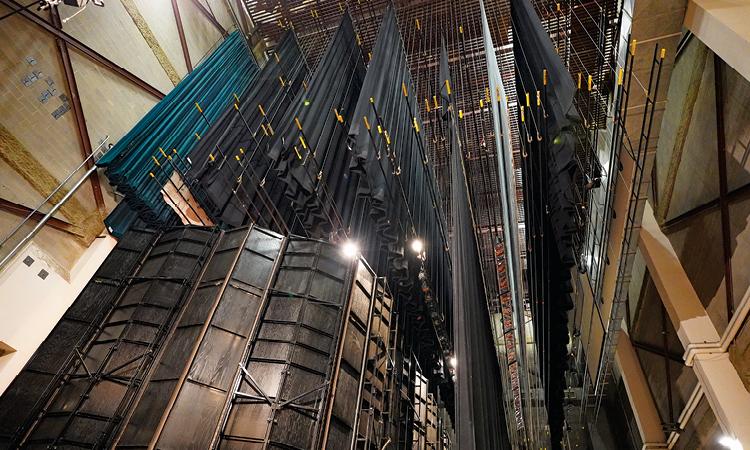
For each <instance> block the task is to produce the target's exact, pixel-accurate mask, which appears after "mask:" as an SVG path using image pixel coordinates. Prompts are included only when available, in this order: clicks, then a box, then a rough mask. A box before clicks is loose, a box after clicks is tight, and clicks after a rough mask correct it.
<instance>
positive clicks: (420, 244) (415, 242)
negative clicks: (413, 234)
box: [411, 238, 424, 253]
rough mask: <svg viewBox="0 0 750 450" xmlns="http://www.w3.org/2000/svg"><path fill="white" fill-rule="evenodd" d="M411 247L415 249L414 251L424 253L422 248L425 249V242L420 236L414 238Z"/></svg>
mask: <svg viewBox="0 0 750 450" xmlns="http://www.w3.org/2000/svg"><path fill="white" fill-rule="evenodd" d="M411 249H412V250H413V251H414V253H422V250H424V243H423V242H422V240H421V239H419V238H414V239H413V240H412V241H411Z"/></svg>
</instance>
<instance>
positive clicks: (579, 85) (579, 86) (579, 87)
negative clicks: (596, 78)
mask: <svg viewBox="0 0 750 450" xmlns="http://www.w3.org/2000/svg"><path fill="white" fill-rule="evenodd" d="M578 89H581V72H578Z"/></svg>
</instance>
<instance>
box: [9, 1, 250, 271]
mask: <svg viewBox="0 0 750 450" xmlns="http://www.w3.org/2000/svg"><path fill="white" fill-rule="evenodd" d="M133 3H134V4H135V5H136V7H137V8H138V10H139V12H140V14H141V16H142V18H143V19H144V21H145V25H146V26H147V27H148V28H149V29H150V31H151V33H152V35H153V36H154V37H155V40H156V42H157V44H158V46H159V47H161V49H162V50H163V52H164V54H165V55H166V57H167V59H168V60H169V63H170V64H171V65H172V66H173V67H174V69H175V71H176V73H177V75H178V76H179V77H184V76H185V75H186V74H187V65H186V63H185V60H184V57H183V52H182V46H181V44H180V40H179V35H178V32H177V25H176V22H175V18H174V14H173V11H172V2H171V0H134V1H133ZM177 3H178V5H179V7H180V13H181V16H182V21H183V26H184V29H185V35H186V41H187V46H188V48H189V52H190V58H191V60H192V64H193V67H195V66H196V65H197V64H198V63H199V62H200V61H201V60H202V59H203V58H205V56H206V55H207V54H208V53H210V51H211V50H212V49H213V48H215V47H216V45H218V43H219V42H220V41H221V39H222V36H221V33H220V32H219V31H217V30H216V28H215V27H214V26H213V25H212V24H211V23H210V22H209V21H208V20H207V19H206V18H205V16H204V15H203V14H202V13H201V12H200V11H199V10H198V9H197V8H196V6H195V5H194V4H193V2H192V1H191V0H178V2H177ZM202 3H203V5H206V2H205V1H202ZM208 3H209V4H210V6H211V9H212V10H213V12H214V13H215V14H216V16H217V19H218V21H219V22H220V23H221V24H222V26H223V27H224V28H225V29H227V30H228V31H231V30H232V29H234V22H233V19H232V16H231V14H230V12H229V10H228V6H227V5H228V4H231V6H232V7H234V8H236V6H237V5H236V2H233V1H232V2H227V1H225V0H209V2H208ZM8 11H9V9H8V8H6V7H5V6H0V14H4V13H6V12H8ZM76 11H77V9H76V8H71V7H68V6H61V7H60V16H61V17H62V18H63V19H65V18H67V17H69V16H71V15H72V14H73V13H75V12H76ZM235 13H238V11H235ZM39 15H40V16H42V17H44V18H45V19H48V18H49V14H48V13H46V12H39ZM63 30H64V31H65V32H67V33H69V34H70V35H72V36H73V37H75V38H77V39H79V40H80V41H82V42H83V43H84V44H86V45H88V46H90V47H91V48H93V49H94V50H96V51H98V52H99V53H101V54H102V55H104V56H105V57H106V58H108V59H110V60H111V61H113V62H114V63H115V64H117V65H119V66H121V67H123V68H125V69H126V70H128V71H130V72H132V73H133V74H135V75H136V76H138V77H140V78H141V79H143V80H144V81H146V82H147V83H149V84H151V85H152V86H154V87H155V88H156V89H158V90H160V91H161V92H163V93H168V92H169V91H170V90H171V89H172V87H173V84H172V82H171V81H170V79H169V77H168V76H167V74H166V72H165V70H164V68H163V67H162V65H161V64H160V63H159V61H158V59H157V57H156V56H155V54H154V51H152V49H151V48H150V47H149V45H148V44H147V42H146V40H145V39H144V37H143V35H142V33H141V32H140V31H139V28H138V27H137V26H136V24H135V22H134V21H133V19H132V18H131V16H130V15H129V14H128V12H127V10H126V9H125V7H124V6H123V2H122V0H111V1H107V2H106V6H105V7H104V8H99V7H95V6H89V7H88V8H86V9H85V10H84V11H83V12H82V13H80V14H79V15H77V16H75V17H73V18H71V19H70V20H69V21H67V22H66V23H64V25H63ZM0 40H2V42H3V45H2V46H0V124H2V125H3V126H4V127H5V128H7V129H8V130H9V131H10V133H11V134H12V135H13V136H15V138H17V139H18V140H19V141H20V142H21V143H22V144H23V146H24V147H25V148H26V149H27V150H28V151H29V152H31V153H32V154H33V155H34V156H35V158H36V159H37V161H38V162H39V165H40V166H41V167H42V168H43V170H45V171H47V172H49V173H50V174H51V175H53V176H54V177H55V178H57V179H58V180H62V179H63V178H64V177H65V176H67V174H68V173H70V171H71V170H73V169H74V168H75V167H76V166H78V164H80V162H81V161H82V156H81V155H82V153H81V145H80V143H79V139H78V136H77V132H76V121H75V118H74V112H73V111H72V110H70V111H68V112H66V113H65V114H64V115H63V116H62V117H60V118H59V119H57V120H56V119H54V118H53V117H52V115H51V113H52V111H54V110H55V109H56V108H58V107H59V106H61V105H62V102H61V100H60V99H59V95H60V94H65V95H67V96H68V97H70V93H69V92H68V89H67V85H66V80H65V75H64V72H63V68H62V64H61V60H60V56H59V53H58V49H57V45H56V42H55V39H54V38H53V37H52V36H51V35H49V34H47V33H45V32H44V31H42V30H41V29H40V28H39V27H37V26H35V25H33V24H32V23H31V22H30V21H28V20H26V19H24V18H23V17H21V16H20V15H15V16H12V17H10V18H8V19H5V20H3V21H2V22H0ZM69 49H70V50H69V51H70V57H71V61H72V66H73V71H74V73H75V78H76V81H77V84H78V90H79V93H80V98H81V103H82V107H83V113H84V116H85V119H86V124H87V129H88V134H89V137H90V141H91V145H92V147H94V148H95V147H96V146H97V145H98V144H99V143H100V142H101V139H102V138H104V137H105V136H107V135H109V137H110V139H109V142H110V143H116V142H117V140H118V139H119V138H121V137H122V136H123V135H125V134H126V133H127V132H128V131H129V130H130V129H131V128H132V127H133V125H135V124H136V123H137V121H138V120H139V119H140V118H141V117H143V115H144V114H145V113H146V112H147V111H148V110H149V109H150V108H151V107H153V106H154V105H155V104H156V102H157V99H156V98H155V97H154V96H152V95H151V94H149V93H148V92H146V91H144V90H143V89H141V88H139V87H137V86H135V85H134V84H132V83H130V82H128V81H126V80H125V79H124V78H122V77H120V76H118V75H116V74H115V73H113V72H112V71H110V70H108V69H107V68H105V67H103V66H101V65H99V64H97V63H96V62H94V61H92V60H91V59H90V58H88V57H86V56H85V55H83V54H82V53H79V52H78V51H76V50H74V49H73V48H72V47H70V46H69ZM29 56H30V57H33V58H34V59H35V60H36V64H35V65H30V64H29V63H28V62H27V61H26V58H27V57H29ZM32 71H41V72H42V73H43V76H42V79H40V80H37V81H35V82H34V83H33V84H32V85H31V86H28V87H27V86H24V84H23V83H22V79H23V78H24V77H25V76H26V75H28V74H30V73H31V72H32ZM47 78H50V79H51V80H52V81H53V82H54V87H55V89H56V90H57V92H56V93H55V96H54V97H53V98H51V99H50V100H49V101H48V102H47V103H45V104H42V103H40V101H39V99H38V97H39V95H40V93H41V92H42V91H44V90H46V89H48V85H47V82H46V79H47ZM100 178H101V180H102V181H101V182H102V190H103V191H104V197H105V203H106V208H105V209H106V211H105V212H108V211H111V209H112V208H114V206H115V204H116V203H115V200H114V198H113V196H112V193H111V188H110V187H109V185H108V184H107V182H106V177H105V176H104V175H103V174H100ZM69 186H72V183H71V184H70V185H69ZM0 197H1V198H3V199H6V200H9V201H12V202H14V203H20V204H22V205H25V206H28V207H30V208H34V207H36V206H37V204H38V203H39V202H40V201H41V200H42V199H43V195H42V194H41V193H40V192H37V191H36V190H35V189H34V188H33V187H32V185H31V184H30V183H29V182H28V181H27V180H25V179H24V178H23V177H22V176H20V175H19V174H18V173H16V172H15V171H14V170H13V169H12V168H11V167H10V166H9V165H8V164H7V163H6V162H5V161H3V160H1V159H0ZM75 198H76V199H77V200H78V201H79V202H80V203H81V205H82V206H83V208H85V210H86V211H87V212H89V213H93V212H94V211H95V209H96V204H95V202H94V197H93V192H92V188H91V186H90V185H89V184H87V185H85V186H83V187H82V188H81V189H80V191H79V192H78V193H77V194H76V195H75ZM56 217H57V218H59V219H62V220H66V221H67V220H69V219H68V218H66V217H65V216H63V215H60V214H58V215H57V216H56ZM20 220H21V219H20V218H19V217H18V216H17V215H12V214H10V213H8V212H6V211H3V210H0V236H4V235H6V233H7V232H8V231H9V230H10V228H11V227H12V225H13V224H14V223H17V222H18V221H20ZM35 243H36V245H37V246H39V248H41V249H42V250H44V251H45V252H47V253H48V256H49V258H51V260H53V261H54V263H55V265H56V267H58V268H59V269H60V271H61V272H62V275H63V277H67V274H66V273H65V272H66V270H67V268H70V267H72V266H73V265H74V264H75V262H76V260H77V259H78V258H79V257H80V255H81V254H82V252H83V250H84V249H85V245H84V246H82V245H81V244H80V243H79V242H77V241H76V240H75V238H74V237H73V236H71V235H69V234H66V233H63V232H59V231H57V230H51V231H48V232H45V233H42V234H40V235H39V237H38V238H37V239H35ZM9 247H10V246H9V245H6V246H3V248H2V249H0V255H4V254H5V252H7V251H8V249H9Z"/></svg>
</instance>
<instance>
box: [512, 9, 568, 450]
mask: <svg viewBox="0 0 750 450" xmlns="http://www.w3.org/2000/svg"><path fill="white" fill-rule="evenodd" d="M511 14H512V20H513V35H514V36H515V37H517V38H516V39H514V43H513V52H514V58H515V59H516V61H517V67H518V71H517V76H516V78H517V79H516V87H517V89H518V96H519V98H522V96H524V95H526V94H525V92H523V90H524V89H523V87H524V86H525V88H526V91H532V90H539V91H540V92H541V95H542V102H543V103H544V105H545V112H546V115H545V116H544V117H542V114H541V113H540V112H539V111H536V112H534V111H528V112H527V114H526V117H527V120H526V123H519V129H520V130H521V132H522V133H528V134H530V135H532V134H536V132H539V134H540V135H541V136H542V139H541V140H537V139H531V142H528V141H527V140H526V139H524V138H523V137H522V139H521V143H522V145H523V146H525V147H526V148H525V149H524V153H526V154H528V155H531V157H526V158H523V161H522V174H523V179H524V211H526V242H527V245H528V247H529V248H528V249H527V250H528V251H527V253H528V255H529V259H528V262H527V266H528V272H527V278H528V285H529V297H530V298H529V300H530V304H531V305H532V315H533V319H534V333H535V337H536V342H537V351H538V360H539V361H540V362H541V363H540V378H541V379H542V380H544V381H543V382H544V383H545V393H546V394H547V397H546V398H545V404H546V407H547V413H548V414H547V416H548V420H549V426H550V441H551V446H552V448H553V449H559V448H562V438H563V424H564V420H565V416H564V411H563V397H564V390H565V370H566V367H567V344H568V325H567V323H568V311H569V310H571V309H572V308H573V302H572V300H571V298H570V293H571V292H572V282H571V279H570V269H571V267H572V266H573V265H574V263H575V248H574V245H573V236H574V234H576V233H578V232H579V231H580V230H579V223H578V219H577V215H578V211H577V207H578V206H577V205H576V201H575V197H574V193H573V189H574V183H575V182H576V180H580V179H581V178H582V173H581V168H580V166H579V165H578V163H577V162H576V158H575V154H576V151H577V149H576V142H577V139H576V137H575V135H574V129H575V127H577V126H580V122H581V119H580V116H579V115H578V113H577V111H576V109H575V106H574V103H573V100H574V95H575V85H574V83H573V79H572V78H571V77H570V74H569V72H568V71H567V69H566V67H565V65H564V64H563V62H562V61H561V60H560V58H559V56H558V55H557V53H556V52H555V49H554V46H553V44H552V42H551V40H550V38H549V36H548V35H547V33H546V31H545V30H544V27H543V25H542V23H541V21H540V19H539V17H538V16H537V14H536V11H535V10H534V7H533V5H531V3H530V2H529V1H527V0H513V1H512V2H511ZM545 69H546V70H547V71H548V74H549V76H548V84H547V85H546V86H545V85H544V80H543V77H544V74H543V71H544V70H545ZM538 109H539V108H537V110H538ZM529 180H533V182H531V181H529Z"/></svg>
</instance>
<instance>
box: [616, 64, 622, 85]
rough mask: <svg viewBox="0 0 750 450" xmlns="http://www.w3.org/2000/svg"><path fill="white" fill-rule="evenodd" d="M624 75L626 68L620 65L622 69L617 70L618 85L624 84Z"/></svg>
mask: <svg viewBox="0 0 750 450" xmlns="http://www.w3.org/2000/svg"><path fill="white" fill-rule="evenodd" d="M623 75H624V70H623V69H622V67H620V70H619V71H618V72H617V85H618V86H622V78H623Z"/></svg>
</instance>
